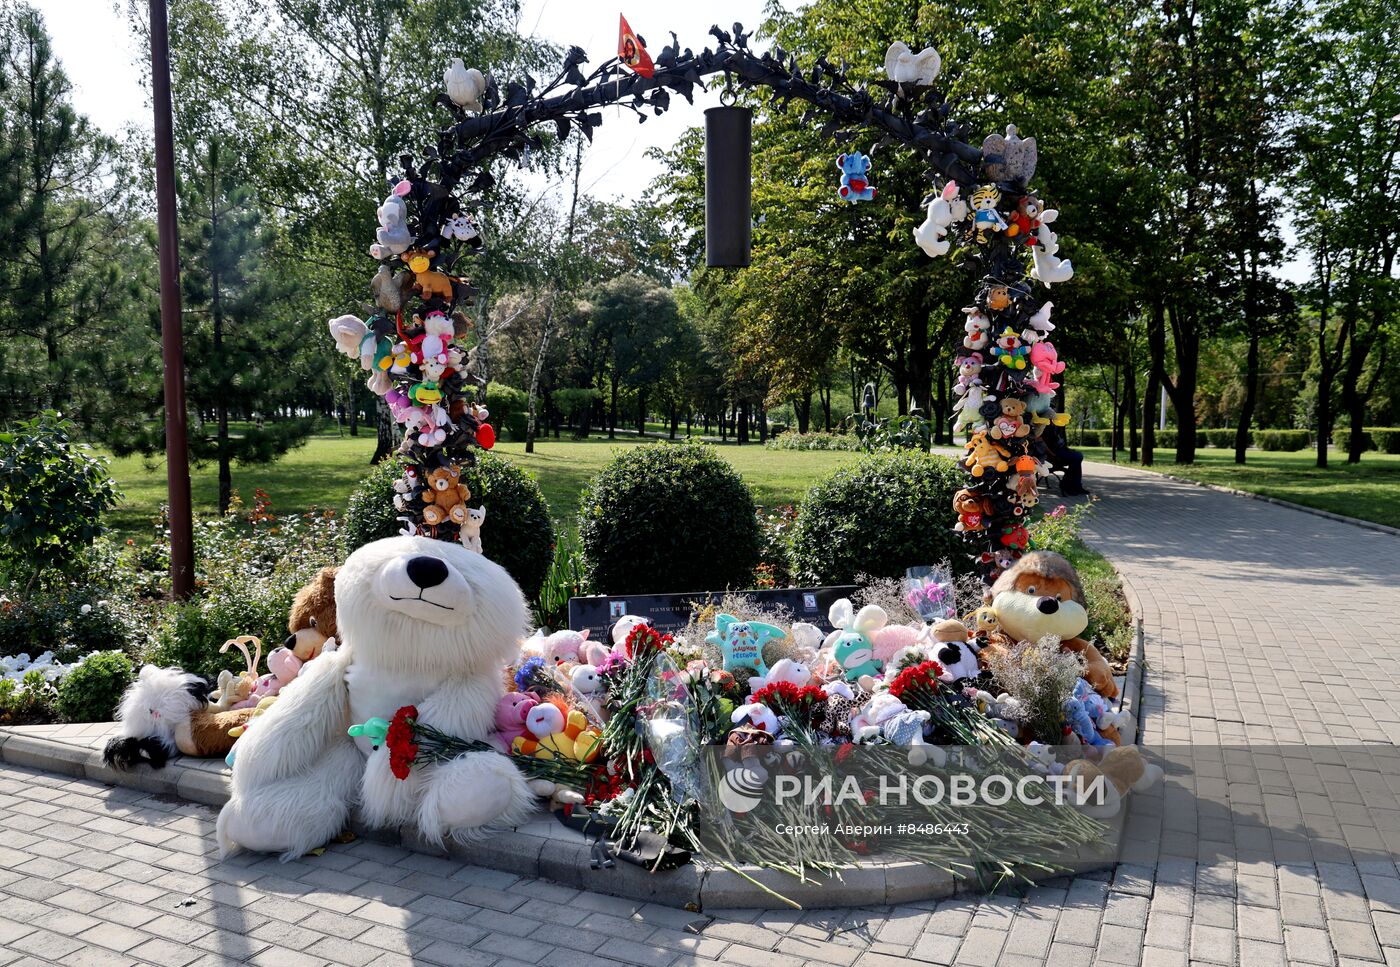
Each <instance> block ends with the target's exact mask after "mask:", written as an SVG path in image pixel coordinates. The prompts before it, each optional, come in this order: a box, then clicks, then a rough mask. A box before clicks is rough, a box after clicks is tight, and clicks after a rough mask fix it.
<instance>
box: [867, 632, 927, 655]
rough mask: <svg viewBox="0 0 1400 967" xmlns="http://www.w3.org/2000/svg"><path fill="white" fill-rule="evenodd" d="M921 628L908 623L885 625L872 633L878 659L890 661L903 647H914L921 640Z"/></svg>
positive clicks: (872, 642)
mask: <svg viewBox="0 0 1400 967" xmlns="http://www.w3.org/2000/svg"><path fill="white" fill-rule="evenodd" d="M920 630H921V629H919V628H911V627H909V626H908V625H885V626H884V627H883V628H880V629H879V630H878V631H876V632H875V633H874V634H873V635H871V644H873V645H874V646H875V658H876V660H878V661H880V662H888V661H889V660H890V659H891V658H893V657H894V656H895V655H897V654H899V652H900V651H901V650H902V649H905V648H911V647H913V646H914V645H915V644H917V643H918V641H919V634H920Z"/></svg>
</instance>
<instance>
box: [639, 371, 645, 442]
mask: <svg viewBox="0 0 1400 967" xmlns="http://www.w3.org/2000/svg"><path fill="white" fill-rule="evenodd" d="M646 435H647V387H646V384H645V383H643V384H642V385H641V386H639V387H638V388H637V436H639V437H644V436H646Z"/></svg>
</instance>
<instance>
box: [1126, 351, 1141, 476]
mask: <svg viewBox="0 0 1400 967" xmlns="http://www.w3.org/2000/svg"><path fill="white" fill-rule="evenodd" d="M1123 408H1124V409H1125V410H1127V412H1128V461H1129V462H1130V463H1136V462H1137V458H1138V400H1137V361H1136V360H1134V359H1132V358H1131V357H1129V359H1128V364H1127V365H1126V366H1124V367H1123Z"/></svg>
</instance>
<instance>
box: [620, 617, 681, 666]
mask: <svg viewBox="0 0 1400 967" xmlns="http://www.w3.org/2000/svg"><path fill="white" fill-rule="evenodd" d="M670 642H671V636H670V635H664V636H663V635H662V634H661V633H660V632H658V631H657V630H656V629H655V628H653V627H652V626H651V625H637V627H635V628H633V629H632V630H631V631H630V632H628V634H627V640H626V641H625V642H623V648H624V649H625V650H626V652H627V657H628V658H632V659H637V658H644V657H646V655H647V653H648V652H651V651H660V650H661V649H662V648H664V647H665V646H666V645H668V644H670Z"/></svg>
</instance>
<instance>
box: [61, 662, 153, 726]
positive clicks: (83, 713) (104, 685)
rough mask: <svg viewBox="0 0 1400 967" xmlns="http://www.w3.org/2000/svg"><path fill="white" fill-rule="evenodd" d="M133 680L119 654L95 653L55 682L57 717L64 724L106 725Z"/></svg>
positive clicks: (133, 670) (129, 665)
mask: <svg viewBox="0 0 1400 967" xmlns="http://www.w3.org/2000/svg"><path fill="white" fill-rule="evenodd" d="M135 677H136V669H134V668H133V667H132V666H131V659H130V658H128V657H126V655H125V654H123V653H122V652H120V651H95V652H93V653H92V654H90V655H88V656H87V657H86V658H84V659H83V660H82V661H81V662H79V663H78V664H77V665H76V666H75V667H74V668H73V670H72V671H70V672H69V673H68V674H66V675H64V676H63V677H62V678H61V679H59V682H58V703H57V704H58V714H59V715H61V716H63V718H64V720H65V721H67V722H110V721H111V720H112V717H113V716H114V715H115V714H116V711H117V704H118V703H119V702H120V701H121V699H122V692H124V691H126V687H127V686H128V685H130V684H131V682H132V679H134V678H135Z"/></svg>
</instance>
